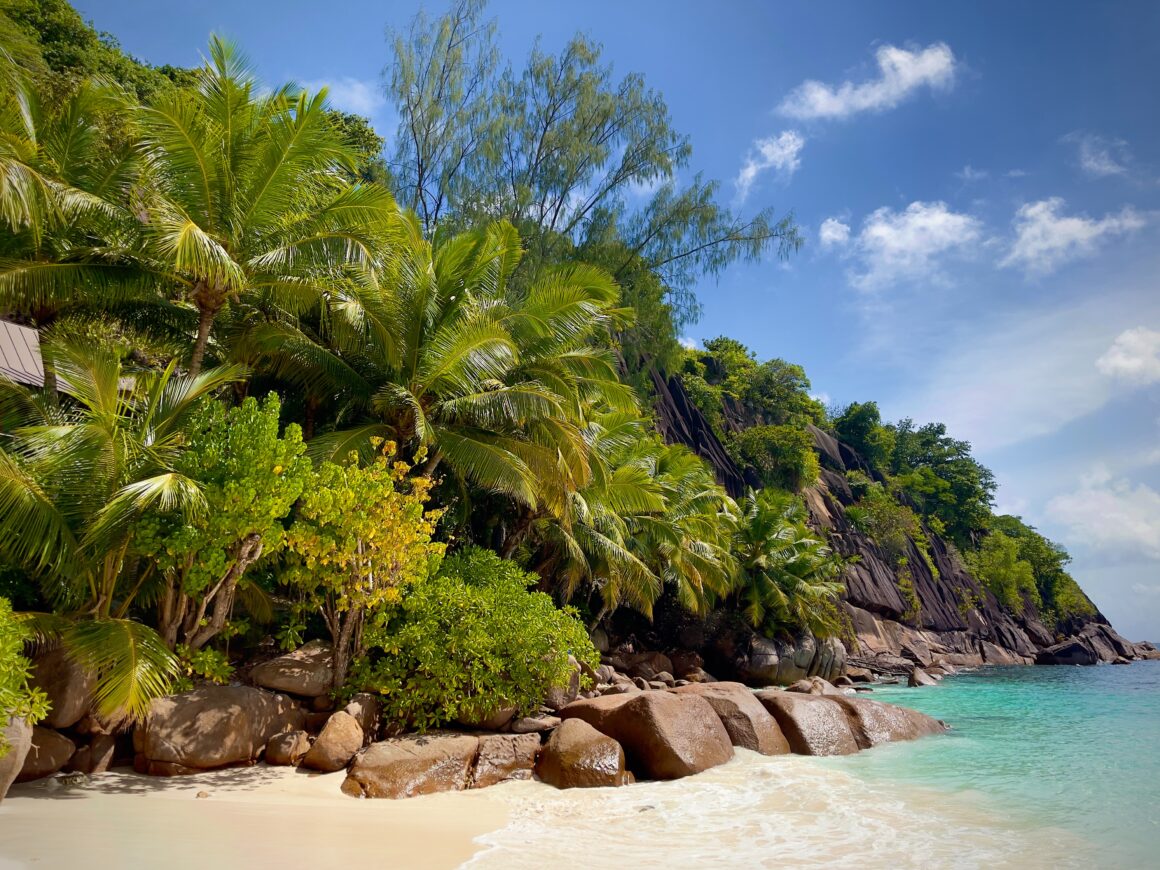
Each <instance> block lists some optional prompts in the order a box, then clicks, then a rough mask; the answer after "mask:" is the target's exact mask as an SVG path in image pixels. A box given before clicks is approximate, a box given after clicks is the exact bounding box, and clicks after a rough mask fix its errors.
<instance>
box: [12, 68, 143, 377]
mask: <svg viewBox="0 0 1160 870" xmlns="http://www.w3.org/2000/svg"><path fill="white" fill-rule="evenodd" d="M125 105H126V104H125V101H124V97H123V95H122V94H121V93H120V91H119V90H118V89H117V88H116V87H115V86H113V85H110V84H108V83H102V82H84V83H82V84H81V85H80V86H78V87H77V88H76V89H75V90H73V91H72V92H71V93H70V94H69V95H68V96H67V97H66V98H65V99H64V100H63V102H61V103H60V104H57V105H53V106H52V107H51V108H49V109H46V107H45V106H44V105H43V104H42V101H41V100H40V98H39V95H38V94H37V92H36V90H35V88H34V87H33V86H32V84H31V82H30V81H29V79H28V77H27V76H26V75H25V74H24V72H23V71H22V70H21V69H20V68H19V67H18V66H17V65H16V64H15V63H13V61H12V59H11V58H10V57H9V56H8V55H7V54H5V53H4V52H3V51H2V50H0V225H2V226H3V227H4V229H5V230H6V232H3V233H0V311H2V312H4V313H5V314H8V315H18V316H21V317H24V318H26V319H28V320H29V321H30V322H31V323H33V324H34V325H35V326H37V327H38V328H40V329H44V328H46V327H50V326H52V325H53V324H54V323H55V322H56V321H57V320H58V319H59V318H60V317H61V316H62V315H63V314H65V313H67V312H71V311H76V312H79V313H87V314H91V313H93V312H108V311H110V310H115V309H116V308H117V306H119V305H121V304H124V303H126V302H128V301H130V300H131V301H132V302H133V303H134V304H135V305H136V306H137V307H138V308H139V306H140V305H141V303H143V302H148V303H150V304H154V305H155V304H157V303H158V302H159V301H160V297H158V296H157V294H156V292H155V287H154V286H153V285H152V284H151V281H150V279H149V277H148V276H145V275H142V274H141V273H140V272H139V271H138V270H136V269H134V268H131V267H127V264H126V263H125V261H124V259H123V257H122V254H123V252H124V249H125V248H126V247H127V246H128V245H129V244H130V242H131V240H132V239H133V238H134V237H135V235H136V227H135V222H134V221H133V219H132V215H131V214H130V213H129V211H128V210H127V209H126V208H124V204H125V203H126V202H127V193H128V190H129V185H130V182H131V179H132V178H133V175H134V172H135V168H136V161H135V155H134V154H133V152H132V150H131V149H130V148H128V147H126V146H125V145H124V144H122V143H119V142H118V141H116V140H115V139H113V138H111V137H110V135H109V133H108V128H109V126H110V123H109V121H110V118H112V117H113V116H114V115H115V114H116V113H118V112H123V110H124V109H125ZM45 376H46V387H47V393H48V394H49V395H50V396H51V395H52V394H53V390H54V385H55V373H54V372H53V370H52V367H51V365H46V366H45Z"/></svg>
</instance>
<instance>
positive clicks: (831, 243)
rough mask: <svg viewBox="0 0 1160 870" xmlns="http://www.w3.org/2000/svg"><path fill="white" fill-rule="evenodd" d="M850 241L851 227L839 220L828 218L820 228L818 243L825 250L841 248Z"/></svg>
mask: <svg viewBox="0 0 1160 870" xmlns="http://www.w3.org/2000/svg"><path fill="white" fill-rule="evenodd" d="M848 241H850V225H849V224H846V223H842V221H840V220H838V219H837V218H832V217H831V218H826V219H825V220H824V221H822V225H821V226H820V227H819V228H818V242H819V243H820V244H821V246H822V247H823V248H829V247H841V246H842V245H845V244H846V243H847V242H848Z"/></svg>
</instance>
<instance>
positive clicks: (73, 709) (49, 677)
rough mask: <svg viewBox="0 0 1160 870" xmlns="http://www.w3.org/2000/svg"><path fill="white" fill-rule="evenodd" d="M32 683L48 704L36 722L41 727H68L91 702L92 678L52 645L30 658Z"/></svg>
mask: <svg viewBox="0 0 1160 870" xmlns="http://www.w3.org/2000/svg"><path fill="white" fill-rule="evenodd" d="M32 682H33V683H34V684H35V685H36V686H37V687H39V688H40V689H43V690H44V693H45V694H46V695H48V700H49V703H50V705H51V709H49V711H48V715H47V716H46V717H45V718H44V721H42V722H41V723H40V724H41V725H42V726H43V727H45V728H70V727H72V726H73V725H75V724H76V723H77V722H79V721H80V720H81V718H82V717H83V716H84V715H85V714H86V713H88V712H89V708H90V707H92V705H93V687H94V686H95V685H96V680H95V679H94V678H93V676H92V674H90V673H89V672H88V671H86V670H85V669H84V668H83V667H81V666H80V665H78V664H77V663H76V662H74V661H73V660H72V659H71V658H70V657H69V655H68V653H67V652H65V650H64V648H63V647H60V646H57V647H54V648H52V649H50V650H47V651H45V652H43V653H40V654H39V655H37V656H36V657H35V658H34V659H33V661H32Z"/></svg>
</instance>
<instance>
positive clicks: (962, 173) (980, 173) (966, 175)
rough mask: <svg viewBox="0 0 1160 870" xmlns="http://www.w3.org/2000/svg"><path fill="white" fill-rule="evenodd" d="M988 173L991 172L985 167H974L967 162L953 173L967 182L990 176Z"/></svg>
mask: <svg viewBox="0 0 1160 870" xmlns="http://www.w3.org/2000/svg"><path fill="white" fill-rule="evenodd" d="M990 175H991V173H990V172H988V171H987V170H986V169H975V167H973V166H971V164H969V163H968V164H967V165H966V166H964V167H963V168H962V169H960V170H959V171H958V172H956V173H955V178H957V179H959V180H960V181H963V182H966V183H968V184H969V183H970V182H972V181H982V180H983V179H985V178H988V177H990Z"/></svg>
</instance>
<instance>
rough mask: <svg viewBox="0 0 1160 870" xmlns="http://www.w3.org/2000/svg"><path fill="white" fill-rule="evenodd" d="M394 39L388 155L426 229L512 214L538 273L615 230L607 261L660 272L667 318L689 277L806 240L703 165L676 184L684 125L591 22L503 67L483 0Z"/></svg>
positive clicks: (680, 304)
mask: <svg viewBox="0 0 1160 870" xmlns="http://www.w3.org/2000/svg"><path fill="white" fill-rule="evenodd" d="M392 48H393V59H392V63H391V66H390V70H389V81H388V94H389V96H390V97H391V98H392V99H393V101H394V103H395V107H396V110H397V111H398V115H399V126H398V130H397V132H396V135H395V136H394V142H395V143H396V147H395V152H394V154H393V157H392V159H391V163H390V169H391V173H392V176H393V177H394V179H395V185H396V187H395V189H396V193H397V195H398V198H399V200H400V202H402V203H404V204H405V205H407V206H408V207H410V208H412V209H414V210H415V211H416V212H417V214H418V216H419V219H420V220H421V222H422V225H423V227H424V229H425V230H426V231H428V232H430V231H431V230H433V229H434V227H435V226H436V225H438V224H440V223H441V222H442V221H445V220H448V219H449V220H451V221H455V222H457V223H458V226H459V227H460V228H463V226H464V225H465V224H472V223H479V222H482V221H487V220H494V219H496V218H501V217H502V218H506V219H508V220H510V221H511V222H512V223H513V224H514V225H515V226H517V227H518V228H519V229H520V231H521V233H522V234H523V235H524V236H525V238H526V240H527V243H528V248H529V257H528V259H527V261H526V263H525V266H524V269H525V271H528V272H532V273H535V272H537V271H538V269H539V267H540V266H542V265H550V264H553V263H557V262H560V261H561V260H565V259H568V258H569V256H570V254H571V252H572V251H573V249H574V247H576V246H578V247H579V249H580V250H581V251H585V250H588V249H589V248H588V247H587V246H588V245H589V243H591V245H592V246H594V247H595V248H598V249H600V251H601V252H600V254H598V255H597V256H598V257H600V258H601V259H603V256H604V255H605V254H607V252H608V248H607V247H606V246H608V245H609V244H610V243H619V245H620V246H621V248H622V250H623V256H622V257H621V258H620V260H619V262H618V263H616V264H615V265H609V268H610V271H611V272H612V274H613V277H614V278H616V279H617V280H618V281H620V280H621V279H622V277H623V275H622V272H633V271H635V270H637V269H638V268H639V266H640V265H641V264H643V265H644V267H645V268H647V269H649V270H650V271H652V272H653V273H654V274H656V275H657V276H658V277H659V278H660V280H661V281H662V282H663V284H664V286H665V290H666V302H667V304H668V305H669V306H671V310H672V316H673V320H674V323H675V325H676V327H677V328H680V326H682V325H683V324H685V323H687V322H690V321H691V320H693V319H695V317H696V315H697V311H698V306H697V303H696V298H695V296H694V295H693V292H692V289H693V286H694V284H695V281H696V280H697V278H698V277H700V276H701V275H703V274H705V273H710V274H713V273H717V272H719V271H720V270H721V269H723V268H724V267H725V266H727V265H728V264H729V263H732V262H735V261H737V260H755V259H758V258H759V257H761V256H762V255H764V254H766V253H767V252H770V251H776V252H777V253H778V254H780V255H783V256H785V255H788V254H789V253H790V252H792V251H795V250H797V249H798V248H799V247H800V245H801V237H800V234H799V232H798V229H797V227H796V225H795V224H794V222H793V219H792V217H782V218H776V217H775V216H774V214H773V212H772V210H768V209H767V210H762V211H759V212H758V213H757V214H755V215H753V216H752V217H748V216H747V217H741V216H740V215H738V214H735V213H733V212H732V211H731V210H730V209H729V208H727V207H726V206H724V205H722V204H721V203H719V202H718V198H719V197H718V187H719V186H718V184H717V183H716V182H712V181H705V180H704V179H702V178H701V177H700V176H699V175H692V176H691V178H690V180H689V181H688V183H687V184H686V185H685V186H684V187H678V185H677V181H676V179H677V178H678V175H680V174H681V170H683V169H686V168H687V165H688V162H689V158H690V153H691V152H690V147H689V142H688V138H687V137H686V136H684V135H682V134H680V133H679V132H677V131H675V130H674V129H673V127H672V122H671V118H670V116H669V110H668V107H667V105H666V104H665V102H664V100H663V98H662V97H661V95H660V94H659V93H657V92H656V91H654V90H652V89H651V88H649V87H647V85H646V84H645V82H644V80H643V79H642V78H641V77H640V76H639V75H635V74H630V75H628V76H625V77H624V78H621V79H617V78H616V77H614V75H613V72H612V68H611V66H610V65H609V64H607V63H605V62H604V60H603V58H602V57H601V49H600V46H599V45H597V44H595V43H593V42H592V41H591V40H590V39H588V38H587V37H585V36H582V35H577V36H575V37H573V38H572V39H571V40H569V41H568V42H567V43H566V44H565V46H564V47H563V49H562V50H561V52H560V53H559V54H550V53H548V52H546V51H544V50H543V49H542V48H541V47H540V46H539V45H536V46H535V47H534V48H533V49H532V51H531V53H530V55H529V57H528V59H527V62H526V63H525V64H524V65H523V66H522V68H516V67H512V66H507V67H502V66H501V65H500V52H499V50H498V46H497V34H496V28H495V25H494V23H492V22H489V21H486V20H485V18H484V3H483V2H482V0H456V2H454V3H453V4H452V6H451V8H450V10H449V11H448V12H447V13H446V14H445V15H443V16H441V17H439V18H435V19H431V18H429V17H427V16H426V15H420V16H418V17H417V18H416V19H415V21H414V23H413V24H412V26H411V28H410V30H409V31H408V32H406V33H395V34H393V35H392ZM685 177H688V176H687V175H686V176H685ZM648 188H655V190H654V191H653V192H652V193H651V194H647V195H646V196H645V197H641V196H640V194H639V191H640V190H642V189H648ZM638 203H643V204H640V205H638Z"/></svg>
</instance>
